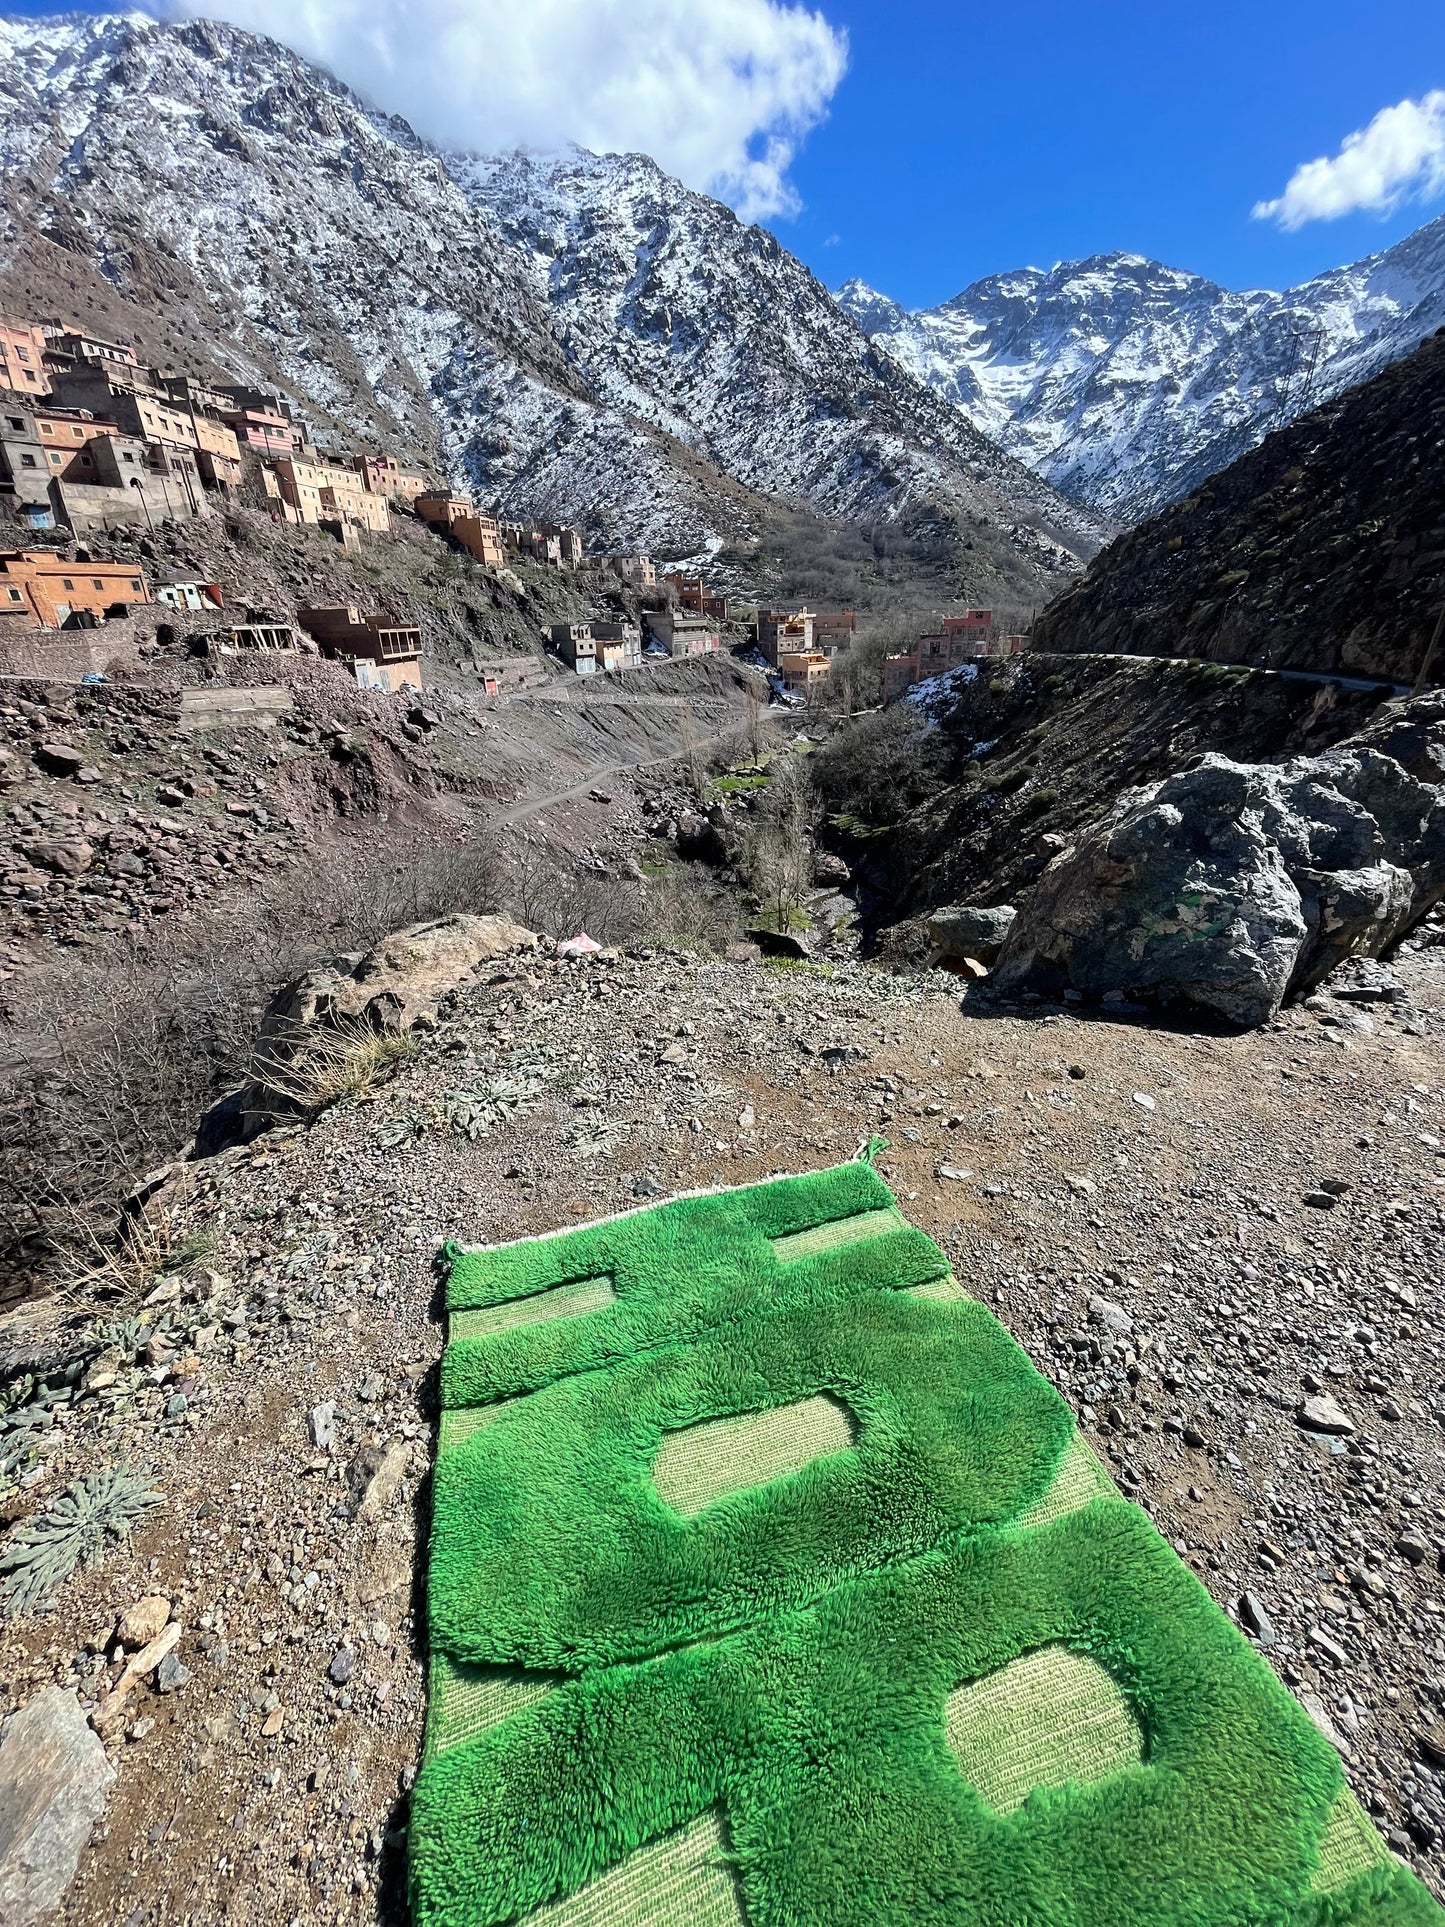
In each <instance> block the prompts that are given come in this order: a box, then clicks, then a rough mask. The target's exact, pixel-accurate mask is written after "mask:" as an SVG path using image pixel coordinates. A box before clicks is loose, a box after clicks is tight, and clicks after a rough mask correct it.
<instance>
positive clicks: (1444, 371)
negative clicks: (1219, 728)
mask: <svg viewBox="0 0 1445 1927" xmlns="http://www.w3.org/2000/svg"><path fill="white" fill-rule="evenodd" d="M1442 442H1445V330H1442V331H1441V332H1440V333H1439V334H1436V335H1434V336H1432V337H1431V339H1430V340H1428V341H1426V342H1424V343H1422V345H1421V346H1420V347H1419V348H1417V349H1416V351H1415V352H1414V353H1413V354H1412V355H1409V356H1407V357H1406V359H1405V360H1403V361H1399V362H1396V363H1395V364H1394V365H1393V366H1392V367H1389V368H1387V369H1385V371H1384V372H1383V373H1382V374H1379V375H1377V376H1376V377H1375V378H1374V380H1373V381H1369V382H1367V383H1365V385H1364V386H1363V387H1361V388H1355V389H1351V390H1350V391H1349V392H1348V393H1346V394H1343V395H1341V396H1339V397H1338V398H1337V399H1336V400H1334V401H1332V402H1330V403H1329V404H1328V405H1327V406H1326V407H1324V408H1317V409H1315V410H1314V412H1313V413H1312V414H1309V415H1305V416H1302V417H1301V419H1300V420H1299V421H1297V422H1295V423H1294V424H1293V425H1292V426H1291V427H1289V428H1286V429H1283V430H1281V431H1280V432H1279V433H1278V434H1274V435H1271V436H1270V437H1269V438H1268V440H1267V441H1266V442H1265V443H1264V444H1263V446H1262V447H1260V448H1257V449H1255V450H1254V451H1253V452H1252V453H1251V454H1248V455H1244V456H1242V457H1241V458H1240V460H1238V461H1237V462H1234V463H1233V464H1232V465H1231V466H1230V467H1228V468H1226V469H1224V470H1223V471H1222V472H1221V473H1220V474H1218V475H1215V476H1214V477H1213V478H1212V479H1211V480H1210V481H1208V482H1207V483H1206V484H1205V485H1204V487H1203V488H1200V489H1198V490H1197V491H1196V492H1195V493H1194V494H1193V495H1191V496H1189V497H1188V499H1187V500H1185V501H1182V502H1179V503H1177V504H1176V505H1175V506H1174V507H1173V508H1170V509H1167V510H1166V511H1165V512H1164V513H1163V514H1162V515H1157V516H1156V517H1155V518H1154V520H1153V521H1151V522H1146V523H1145V524H1144V526H1143V527H1142V528H1138V529H1134V530H1132V531H1131V532H1130V533H1129V534H1128V535H1124V536H1121V537H1120V538H1119V540H1118V541H1117V542H1114V543H1112V544H1111V545H1110V546H1109V547H1108V548H1107V549H1105V550H1104V551H1103V553H1102V554H1101V555H1099V556H1097V557H1096V558H1095V560H1094V563H1093V565H1092V566H1091V568H1090V569H1089V571H1088V573H1087V574H1086V575H1085V576H1083V577H1082V578H1081V579H1080V580H1079V581H1078V582H1076V583H1074V584H1073V585H1071V586H1070V587H1069V588H1068V589H1066V590H1065V591H1064V592H1063V594H1062V595H1060V596H1059V597H1058V598H1057V599H1056V600H1055V601H1054V602H1052V603H1051V604H1050V605H1049V607H1048V608H1047V609H1045V610H1044V612H1043V614H1042V615H1041V616H1039V617H1038V618H1037V620H1036V621H1035V623H1034V629H1033V637H1034V643H1035V645H1036V646H1037V647H1038V648H1040V649H1048V650H1054V651H1058V650H1090V651H1100V650H1105V651H1107V650H1126V651H1130V652H1133V653H1136V654H1141V655H1144V654H1148V655H1161V656H1197V657H1204V658H1207V659H1208V660H1211V661H1214V662H1247V663H1255V664H1258V665H1259V666H1260V667H1262V668H1269V669H1284V668H1292V669H1306V670H1316V671H1324V672H1325V673H1327V674H1330V675H1335V674H1339V675H1348V676H1378V677H1382V678H1384V679H1386V680H1387V681H1392V682H1399V683H1408V684H1412V685H1413V683H1414V681H1415V678H1416V676H1417V675H1418V674H1419V673H1420V669H1421V667H1422V664H1423V663H1424V660H1425V654H1426V651H1427V649H1428V647H1429V644H1430V639H1431V637H1432V635H1433V634H1434V632H1435V625H1436V621H1437V618H1438V615H1439V611H1440V605H1441V599H1442V594H1445V464H1442V462H1441V460H1440V448H1441V445H1442ZM1442 657H1445V651H1442V652H1439V653H1437V657H1436V660H1435V663H1434V666H1433V672H1432V673H1433V675H1434V677H1435V679H1436V680H1439V679H1440V678H1441V677H1442V676H1445V659H1442Z"/></svg>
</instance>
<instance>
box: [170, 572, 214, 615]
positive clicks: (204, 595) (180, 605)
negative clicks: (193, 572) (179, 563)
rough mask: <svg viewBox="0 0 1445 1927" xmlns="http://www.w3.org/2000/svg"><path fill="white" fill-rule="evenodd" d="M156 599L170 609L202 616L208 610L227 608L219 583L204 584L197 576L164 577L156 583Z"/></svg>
mask: <svg viewBox="0 0 1445 1927" xmlns="http://www.w3.org/2000/svg"><path fill="white" fill-rule="evenodd" d="M155 599H156V601H157V602H163V603H164V604H165V605H166V607H167V608H168V609H180V610H185V611H186V612H187V613H188V614H192V615H201V614H204V613H205V611H206V610H208V609H220V608H223V607H224V606H225V597H224V595H223V594H222V593H221V585H220V583H219V582H202V581H200V580H199V579H198V578H197V577H195V576H183V575H163V576H161V577H159V579H158V580H157V582H156V588H155Z"/></svg>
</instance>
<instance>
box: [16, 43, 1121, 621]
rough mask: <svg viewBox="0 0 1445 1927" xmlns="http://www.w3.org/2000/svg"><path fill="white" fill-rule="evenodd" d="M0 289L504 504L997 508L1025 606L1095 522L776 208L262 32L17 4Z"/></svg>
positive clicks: (591, 519) (985, 575)
mask: <svg viewBox="0 0 1445 1927" xmlns="http://www.w3.org/2000/svg"><path fill="white" fill-rule="evenodd" d="M0 72H3V74H4V80H3V83H0V168H3V177H4V187H3V198H0V298H3V301H4V305H5V306H6V307H7V308H10V307H20V308H21V309H22V310H24V309H25V308H26V307H27V306H32V305H33V306H36V308H37V311H39V312H52V311H53V310H54V309H55V307H56V304H57V301H58V300H61V299H66V298H69V299H74V298H75V296H74V293H73V292H72V293H71V294H70V295H69V296H66V295H65V294H64V292H63V291H64V290H66V289H67V288H68V289H69V290H71V291H74V290H76V289H77V287H78V285H79V283H78V281H77V277H78V276H87V275H88V276H90V277H91V280H90V282H89V284H88V285H89V286H90V287H91V288H92V289H93V290H95V291H96V298H97V299H98V297H99V294H100V293H101V292H103V293H104V296H105V300H106V302H110V301H111V299H112V298H113V297H114V296H115V295H117V294H118V295H119V296H120V297H121V299H122V300H123V301H124V302H125V303H129V304H132V306H131V308H130V309H129V310H127V311H126V312H127V313H133V314H134V316H135V320H134V323H133V324H131V323H129V322H125V323H122V322H121V321H117V323H116V326H117V327H119V326H121V325H127V326H131V327H132V328H133V332H135V333H136V334H137V335H138V336H143V337H144V339H145V340H146V341H148V342H149V343H150V344H151V345H150V346H149V347H148V348H147V352H148V353H149V354H151V355H160V354H163V353H165V354H172V355H175V354H178V353H179V352H180V351H181V348H180V345H181V344H185V352H187V353H188V354H190V355H192V357H194V356H195V354H196V352H197V350H196V344H197V343H200V344H201V345H202V353H203V358H204V359H205V360H207V361H208V362H209V363H210V364H211V365H212V366H213V367H214V368H215V369H217V370H219V371H222V372H226V373H232V374H236V375H240V376H243V377H245V378H249V379H256V378H260V379H266V380H274V381H277V382H279V383H280V384H281V385H283V386H284V387H286V388H287V389H288V390H289V391H290V392H291V393H292V394H293V395H294V396H295V397H297V399H298V401H299V403H300V405H301V406H302V408H303V410H304V411H306V412H307V413H309V414H310V415H311V416H312V417H313V419H314V420H315V421H317V422H318V423H320V424H321V425H322V426H325V425H326V424H327V423H334V424H338V425H340V426H342V427H344V428H345V429H347V430H349V431H351V432H352V433H354V434H356V435H358V436H361V437H364V438H367V439H372V440H375V441H379V442H382V443H384V444H386V445H388V446H393V447H395V448H397V449H398V450H399V451H403V452H411V453H414V454H417V455H420V456H422V457H424V458H427V459H430V460H432V461H433V462H435V463H437V464H438V465H439V466H440V467H442V468H443V469H444V470H446V471H447V472H449V473H451V474H452V475H453V476H455V477H456V478H457V479H458V480H461V479H462V478H466V479H468V480H470V481H471V482H472V483H474V484H475V485H476V486H477V487H478V488H479V489H480V490H481V491H482V492H483V493H484V495H485V496H486V497H487V498H488V499H489V500H491V501H492V502H494V503H495V504H496V505H497V506H498V507H500V508H503V509H505V510H508V511H517V512H527V513H544V514H547V515H550V516H554V517H557V518H560V519H567V520H569V521H578V522H580V523H582V524H583V525H584V526H585V528H586V530H587V532H588V534H589V535H590V536H591V537H592V539H593V540H594V541H597V542H601V543H606V544H608V545H614V546H618V547H621V546H624V545H625V546H628V547H635V546H639V545H640V546H644V547H647V548H650V549H653V550H655V551H657V552H658V553H660V554H662V555H666V556H686V555H696V554H698V553H699V552H702V551H705V550H707V549H708V548H710V547H716V546H717V545H718V544H719V543H721V542H723V541H732V540H736V539H740V538H744V539H745V538H746V537H747V536H748V535H749V534H751V533H754V532H756V529H757V526H758V523H759V519H760V517H761V515H762V514H763V513H765V512H766V507H767V501H768V499H769V498H783V499H786V500H789V501H803V502H807V503H811V504H812V505H813V506H814V507H815V508H817V509H819V510H821V511H823V512H825V513H830V514H837V515H846V516H854V517H859V518H865V519H875V518H876V519H884V520H893V519H903V518H908V519H914V520H919V519H921V520H924V521H928V522H930V523H933V524H937V523H940V522H942V523H949V522H952V523H953V524H955V525H957V526H962V525H964V524H969V525H972V524H973V523H974V522H975V521H976V522H977V523H978V524H980V525H982V526H983V527H984V528H987V529H989V530H992V531H994V532H995V536H996V539H994V540H990V541H989V542H972V541H970V543H969V550H968V552H969V553H972V554H974V555H976V556H977V557H978V562H977V567H978V569H979V571H980V579H979V582H978V584H977V592H978V593H979V594H980V595H993V594H1005V593H1011V594H1013V595H1015V596H1016V597H1017V598H1018V599H1020V600H1033V599H1035V598H1036V597H1037V595H1038V594H1039V593H1040V592H1041V591H1043V590H1045V589H1046V588H1047V587H1048V586H1049V585H1050V584H1051V583H1053V582H1055V581H1057V579H1058V572H1059V570H1060V568H1067V567H1070V566H1074V560H1073V559H1074V558H1076V557H1078V556H1082V555H1085V554H1088V553H1091V552H1092V550H1093V548H1094V547H1095V546H1096V544H1097V540H1098V537H1099V534H1100V533H1101V531H1102V527H1103V525H1102V524H1101V522H1100V520H1099V519H1098V518H1097V517H1095V516H1093V515H1092V514H1091V513H1090V512H1088V511H1086V510H1082V509H1080V508H1079V507H1077V506H1076V505H1074V504H1071V503H1068V502H1065V501H1064V500H1062V499H1061V498H1060V497H1059V496H1057V495H1056V494H1055V493H1054V492H1053V490H1051V489H1050V488H1049V487H1048V485H1047V484H1045V483H1043V482H1041V481H1040V480H1039V479H1038V477H1037V476H1035V475H1034V474H1033V473H1032V472H1031V471H1030V470H1028V469H1027V468H1026V467H1024V466H1023V465H1022V464H1020V463H1019V462H1018V461H1016V460H1015V459H1014V458H1013V457H1011V456H1008V455H1005V454H1004V453H1003V452H1002V451H1001V450H999V449H998V448H996V447H995V446H993V444H992V443H990V442H989V441H987V440H986V439H985V438H984V437H983V436H982V435H980V434H979V432H978V430H977V429H976V428H975V427H974V425H973V424H972V423H971V422H970V421H969V420H968V419H967V418H966V417H965V416H964V415H962V414H960V413H959V412H958V410H957V409H955V408H954V407H953V406H951V404H950V403H949V402H948V401H947V400H946V399H945V398H944V397H943V396H941V395H939V394H938V393H937V392H936V391H935V390H934V389H933V388H931V387H930V386H928V385H927V384H926V383H924V382H920V381H919V380H918V379H917V378H916V377H915V376H914V375H912V374H910V373H909V372H908V370H907V369H906V368H904V367H903V366H901V365H900V363H899V362H898V361H896V360H894V359H892V358H891V357H890V356H888V355H886V354H884V353H883V352H881V350H880V349H878V348H875V347H873V346H872V345H871V344H870V343H869V341H868V340H867V339H866V338H865V337H864V336H863V335H862V334H860V333H859V331H858V329H857V328H856V327H855V326H854V325H853V324H852V323H851V322H850V321H849V320H848V319H847V318H846V317H845V316H844V314H843V313H842V312H841V310H840V309H839V308H838V306H837V305H836V303H835V302H834V301H833V300H832V298H831V297H830V296H829V295H828V293H827V291H826V290H825V289H824V288H823V287H822V286H821V285H820V284H819V282H817V281H816V280H815V279H814V277H813V276H812V275H811V274H810V273H809V272H808V270H807V269H806V268H805V267H804V266H803V265H802V263H801V262H799V261H797V260H796V259H795V258H794V257H793V256H792V255H791V254H789V253H788V252H787V250H786V249H784V248H783V247H782V246H781V245H780V244H779V243H778V241H777V240H776V239H775V238H774V237H773V236H772V235H771V234H769V233H767V232H765V231H764V230H763V229H761V228H757V227H749V226H747V225H745V224H744V223H743V222H741V221H740V220H739V219H738V218H737V216H736V215H735V214H734V213H733V212H732V211H731V210H730V209H729V208H726V207H724V206H723V205H722V204H721V203H720V202H718V201H714V200H711V199H709V198H708V197H707V196H705V195H701V194H696V193H693V192H691V191H690V190H688V189H687V188H684V187H683V186H681V184H680V183H678V182H677V181H675V180H672V179H671V178H670V177H669V176H668V175H666V174H665V173H664V172H663V171H662V170H661V169H660V168H659V167H658V166H657V165H656V164H655V163H654V162H652V161H650V160H648V159H647V158H646V156H644V155H640V154H625V155H595V154H589V153H584V152H582V151H580V150H578V149H575V148H572V149H567V150H565V151H563V152H560V153H556V154H551V155H536V154H526V153H516V154H509V155H502V156H492V157H487V156H478V155H460V154H452V153H447V152H443V151H441V150H439V149H437V148H435V147H433V146H431V145H430V144H428V143H427V142H425V141H422V140H421V139H419V138H418V137H417V135H416V134H415V133H414V132H413V131H412V129H411V128H410V127H409V126H407V124H406V123H405V122H404V121H401V120H398V119H395V118H394V117H391V116H388V115H386V114H383V113H380V112H378V111H376V110H374V109H373V108H371V107H369V106H368V105H367V104H366V103H364V102H363V101H361V100H360V99H358V98H357V97H356V96H355V95H354V94H353V93H351V92H350V90H349V89H347V88H346V87H344V86H342V85H341V84H340V83H339V82H338V81H336V80H335V79H334V78H332V77H331V76H330V75H327V74H325V73H322V72H320V71H318V70H317V69H316V68H314V67H312V66H311V65H310V64H309V63H308V62H306V61H305V60H303V59H301V58H300V57H299V56H297V55H295V54H293V53H291V52H289V51H288V50H287V49H285V48H284V47H281V46H279V45H278V44H277V43H275V42H274V41H270V40H267V39H265V38H264V37H261V36H257V35H254V34H250V33H246V32H244V31H242V30H240V29H237V28H234V27H229V26H225V25H219V24H216V23H212V22H208V21H190V22H184V23H179V24H167V23H163V22H157V21H155V20H153V19H151V18H150V17H149V16H148V15H144V14H134V15H108V16H107V15H73V16H68V17H66V18H64V19H58V20H57V19H48V20H33V19H25V20H10V21H7V22H4V23H0Z"/></svg>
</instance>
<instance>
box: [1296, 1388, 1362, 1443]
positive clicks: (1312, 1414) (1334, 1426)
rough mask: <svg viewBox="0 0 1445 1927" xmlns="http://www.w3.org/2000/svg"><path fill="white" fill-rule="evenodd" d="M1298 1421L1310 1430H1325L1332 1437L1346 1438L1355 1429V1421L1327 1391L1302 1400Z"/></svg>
mask: <svg viewBox="0 0 1445 1927" xmlns="http://www.w3.org/2000/svg"><path fill="white" fill-rule="evenodd" d="M1299 1422H1300V1424H1301V1425H1303V1426H1306V1427H1307V1428H1308V1429H1309V1430H1310V1431H1311V1432H1326V1433H1328V1434H1329V1435H1330V1436H1331V1437H1332V1438H1347V1437H1348V1436H1349V1434H1350V1433H1351V1432H1353V1431H1354V1429H1355V1421H1354V1420H1353V1419H1352V1418H1351V1417H1350V1415H1349V1413H1348V1412H1347V1411H1346V1410H1345V1408H1344V1407H1343V1406H1342V1405H1339V1404H1337V1403H1336V1402H1335V1400H1334V1399H1332V1398H1331V1397H1330V1395H1329V1393H1328V1392H1319V1393H1317V1394H1316V1395H1315V1396H1314V1397H1313V1398H1307V1399H1306V1400H1305V1401H1304V1403H1303V1404H1302V1405H1301V1406H1300V1408H1299Z"/></svg>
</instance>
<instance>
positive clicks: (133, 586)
mask: <svg viewBox="0 0 1445 1927" xmlns="http://www.w3.org/2000/svg"><path fill="white" fill-rule="evenodd" d="M130 586H131V591H132V593H133V594H135V595H139V594H140V592H141V589H140V584H139V583H138V582H132V583H131V585H130Z"/></svg>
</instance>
